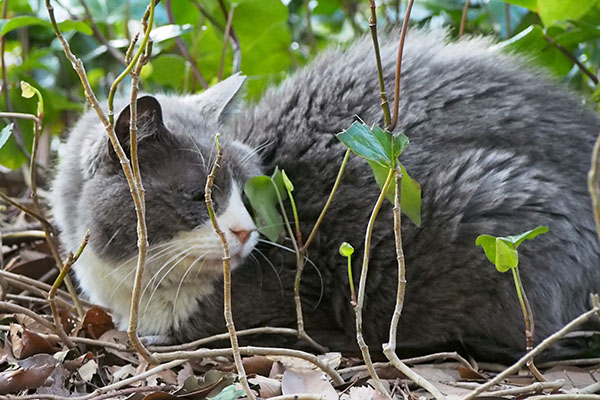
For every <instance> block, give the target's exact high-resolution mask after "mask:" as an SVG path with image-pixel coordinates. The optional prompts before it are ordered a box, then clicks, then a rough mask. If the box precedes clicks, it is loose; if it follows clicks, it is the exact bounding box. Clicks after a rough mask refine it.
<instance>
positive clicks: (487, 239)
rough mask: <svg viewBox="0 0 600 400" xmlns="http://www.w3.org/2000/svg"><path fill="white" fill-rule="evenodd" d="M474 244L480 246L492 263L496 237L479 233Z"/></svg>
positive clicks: (494, 256)
mask: <svg viewBox="0 0 600 400" xmlns="http://www.w3.org/2000/svg"><path fill="white" fill-rule="evenodd" d="M475 245H477V246H481V247H482V248H483V252H484V253H485V256H486V257H487V259H488V260H489V261H490V262H491V263H492V264H494V263H495V262H496V238H495V237H494V236H492V235H479V236H477V239H476V240H475Z"/></svg>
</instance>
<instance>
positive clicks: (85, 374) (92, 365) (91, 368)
mask: <svg viewBox="0 0 600 400" xmlns="http://www.w3.org/2000/svg"><path fill="white" fill-rule="evenodd" d="M97 371H98V363H97V362H96V361H95V360H90V361H88V362H86V363H85V364H83V365H82V366H81V367H79V369H78V370H77V372H79V376H80V377H81V379H83V380H84V381H85V382H89V381H91V380H92V378H93V377H94V374H96V372H97Z"/></svg>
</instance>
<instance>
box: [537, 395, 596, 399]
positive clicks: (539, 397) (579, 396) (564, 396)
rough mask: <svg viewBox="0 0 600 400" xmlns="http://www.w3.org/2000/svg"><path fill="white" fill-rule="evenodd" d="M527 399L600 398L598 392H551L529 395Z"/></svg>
mask: <svg viewBox="0 0 600 400" xmlns="http://www.w3.org/2000/svg"><path fill="white" fill-rule="evenodd" d="M527 400H600V394H551V395H539V396H529V397H528V398H527Z"/></svg>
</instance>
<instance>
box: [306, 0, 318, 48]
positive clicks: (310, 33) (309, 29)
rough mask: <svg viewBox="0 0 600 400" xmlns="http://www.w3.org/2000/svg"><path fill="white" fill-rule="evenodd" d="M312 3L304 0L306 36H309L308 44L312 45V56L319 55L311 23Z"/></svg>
mask: <svg viewBox="0 0 600 400" xmlns="http://www.w3.org/2000/svg"><path fill="white" fill-rule="evenodd" d="M309 3H310V1H309V0H304V12H305V14H306V34H307V36H308V43H309V44H310V51H311V53H312V55H315V54H317V40H316V39H315V34H314V33H313V30H312V23H311V21H310V16H311V12H310V4H309Z"/></svg>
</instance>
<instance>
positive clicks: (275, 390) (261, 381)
mask: <svg viewBox="0 0 600 400" xmlns="http://www.w3.org/2000/svg"><path fill="white" fill-rule="evenodd" d="M248 382H250V383H251V384H252V385H258V386H259V387H260V389H259V390H258V395H259V396H260V397H264V398H265V399H268V398H269V397H273V396H279V395H280V394H281V381H279V380H278V379H271V378H265V377H264V376H261V375H257V376H255V377H253V378H250V379H248Z"/></svg>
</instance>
